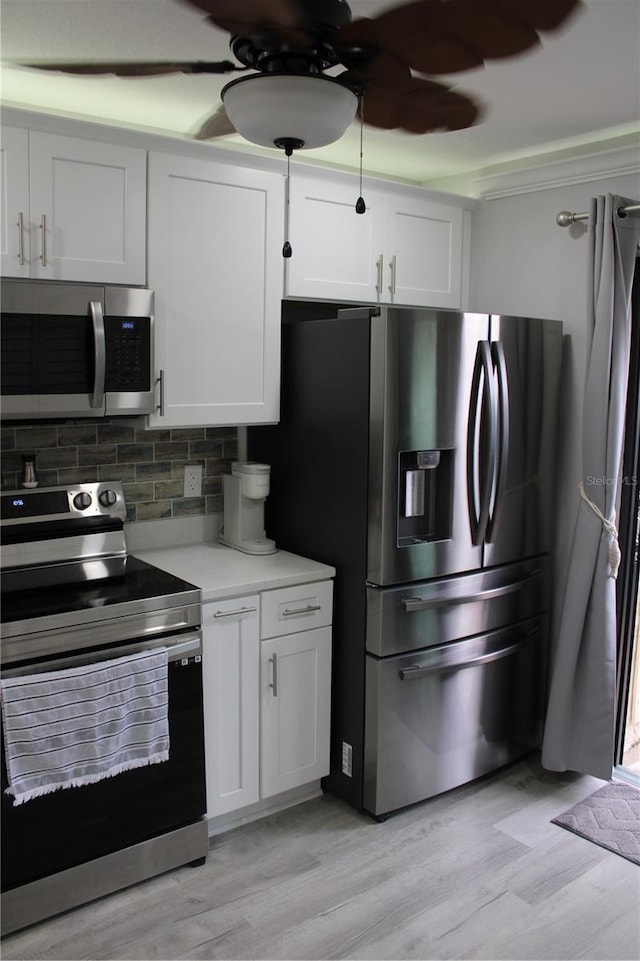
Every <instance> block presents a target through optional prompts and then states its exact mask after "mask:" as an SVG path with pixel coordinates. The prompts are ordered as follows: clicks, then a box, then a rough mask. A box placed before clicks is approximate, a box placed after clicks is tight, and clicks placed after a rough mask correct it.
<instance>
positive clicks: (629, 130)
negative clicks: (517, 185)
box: [0, 0, 640, 183]
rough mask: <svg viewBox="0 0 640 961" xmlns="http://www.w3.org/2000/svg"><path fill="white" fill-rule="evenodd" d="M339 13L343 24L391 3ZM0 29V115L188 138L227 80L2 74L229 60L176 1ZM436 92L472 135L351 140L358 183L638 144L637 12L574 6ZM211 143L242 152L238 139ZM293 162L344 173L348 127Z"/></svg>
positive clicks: (77, 4)
mask: <svg viewBox="0 0 640 961" xmlns="http://www.w3.org/2000/svg"><path fill="white" fill-rule="evenodd" d="M238 2H242V0H238ZM350 5H351V8H352V11H353V14H354V17H356V16H367V15H372V14H373V13H374V12H376V11H379V10H382V9H386V8H388V7H392V6H394V5H396V4H395V3H394V2H393V0H386V2H380V0H352V2H351V3H350ZM0 17H1V23H0V26H1V40H0V50H1V54H2V60H3V65H2V70H1V73H0V81H1V84H2V101H3V103H4V104H6V105H10V106H15V107H21V108H25V109H34V110H38V111H41V112H45V113H56V114H63V115H66V116H75V117H81V118H91V119H93V120H97V121H98V122H104V123H108V124H118V125H123V126H131V127H134V128H136V129H142V130H151V131H154V132H160V133H164V134H169V135H175V136H179V137H184V136H187V137H188V136H189V135H190V133H191V132H192V131H193V130H194V129H196V128H197V126H198V125H199V123H200V122H201V121H202V120H203V119H204V118H205V117H206V116H207V115H208V113H210V112H211V110H212V108H213V107H214V106H215V105H217V104H218V102H219V91H220V88H221V87H222V86H223V84H224V83H227V82H228V81H229V79H230V76H229V75H227V76H222V77H215V76H196V77H186V76H170V77H158V78H144V79H141V78H137V79H126V80H125V79H119V78H114V77H90V78H83V77H69V76H64V75H61V74H51V73H44V72H38V71H37V70H30V69H25V68H23V67H17V66H15V65H12V63H11V62H12V61H13V62H16V61H20V60H38V59H39V60H47V59H48V60H64V61H68V62H73V61H74V60H79V61H93V60H106V61H113V60H150V61H152V60H198V59H201V60H205V59H206V60H218V59H229V57H230V52H229V48H228V41H229V36H228V34H226V33H223V32H221V31H217V30H215V29H214V28H212V27H211V26H210V25H209V24H208V23H206V22H204V20H203V14H201V12H200V11H199V10H197V9H196V8H194V7H191V6H190V5H188V4H187V3H185V2H183V0H0ZM231 76H233V75H231ZM442 79H444V80H445V81H446V82H448V83H450V84H452V85H453V86H454V87H456V88H459V89H460V90H463V91H467V92H469V93H471V94H474V95H475V96H476V97H477V98H479V99H480V100H481V101H482V102H483V103H484V104H486V107H487V109H486V116H485V119H484V120H483V122H482V123H481V124H479V125H477V126H475V127H472V128H471V129H469V130H463V131H456V132H451V133H436V134H427V135H424V136H413V135H411V134H403V133H392V132H389V131H378V130H373V129H371V128H365V135H364V169H365V171H368V172H370V173H378V174H382V175H385V176H393V177H396V178H399V179H404V180H408V181H413V182H417V183H434V182H445V181H446V180H447V178H450V177H457V176H461V175H465V174H467V173H469V174H471V173H482V172H488V171H489V170H491V169H495V168H496V165H505V164H507V165H508V164H510V165H512V166H513V165H516V166H517V165H528V164H530V163H531V162H532V158H535V157H538V158H539V157H540V155H545V156H546V157H549V156H550V153H552V152H555V151H563V152H568V153H571V152H576V151H577V152H585V151H593V150H605V149H609V148H610V147H612V146H618V145H621V144H624V145H629V144H630V143H634V144H640V0H586V3H585V9H584V10H583V11H582V12H581V13H580V14H579V15H576V16H575V17H573V18H572V19H571V21H570V22H569V23H568V24H567V25H565V27H564V28H563V29H561V30H560V31H559V32H557V33H555V34H553V35H549V36H546V37H544V39H543V46H542V47H541V48H538V49H537V50H535V51H533V52H528V53H527V54H525V55H523V56H520V57H516V58H513V59H510V60H506V61H502V62H493V63H491V64H489V65H488V66H486V67H485V68H482V69H479V70H473V71H467V72H465V73H463V74H455V75H454V74H452V75H450V76H448V77H444V78H442ZM216 142H217V143H221V142H223V141H216ZM224 143H225V145H227V144H230V145H232V146H233V145H237V147H238V148H242V149H245V148H247V145H246V144H245V143H244V141H241V140H240V138H239V137H234V138H231V140H230V141H224ZM248 149H254V150H256V151H257V152H265V151H263V150H261V148H248ZM271 153H273V152H271ZM304 155H305V156H306V157H308V158H309V159H313V161H314V162H321V163H329V164H337V165H339V166H341V167H348V168H354V169H355V168H357V166H358V162H359V131H358V128H357V125H355V124H354V125H353V126H352V128H350V130H348V131H347V133H346V134H345V136H344V137H343V138H342V139H341V140H340V141H339V142H337V143H336V144H332V145H330V146H329V147H323V148H321V149H318V150H313V151H308V152H304ZM562 155H564V153H563V154H562ZM297 156H298V157H301V156H302V152H301V153H300V154H298V155H297ZM556 156H558V155H557V154H556Z"/></svg>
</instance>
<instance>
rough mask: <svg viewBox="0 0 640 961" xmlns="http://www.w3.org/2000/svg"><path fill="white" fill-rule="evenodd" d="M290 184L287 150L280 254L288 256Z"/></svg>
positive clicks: (289, 252) (289, 254)
mask: <svg viewBox="0 0 640 961" xmlns="http://www.w3.org/2000/svg"><path fill="white" fill-rule="evenodd" d="M290 186H291V151H290V150H288V151H287V178H286V180H285V183H284V244H283V245H282V256H283V257H290V256H291V254H292V253H293V251H292V249H291V244H290V243H289V188H290Z"/></svg>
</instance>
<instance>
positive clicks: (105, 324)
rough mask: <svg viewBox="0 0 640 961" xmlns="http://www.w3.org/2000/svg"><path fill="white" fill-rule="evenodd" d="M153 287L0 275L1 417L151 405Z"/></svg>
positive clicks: (135, 410) (99, 412)
mask: <svg viewBox="0 0 640 961" xmlns="http://www.w3.org/2000/svg"><path fill="white" fill-rule="evenodd" d="M153 307H154V304H153V291H152V290H148V289H144V288H140V287H115V286H100V285H93V284H91V285H89V284H65V283H46V282H42V281H29V280H3V281H2V282H1V283H0V333H1V337H2V344H1V367H2V380H1V382H0V391H1V397H2V405H1V408H0V412H1V416H2V418H4V419H6V420H25V419H27V418H29V419H37V418H41V417H46V418H52V417H109V416H116V415H121V414H148V413H151V412H152V411H153V409H154V393H155V392H154V358H153V338H154V317H153Z"/></svg>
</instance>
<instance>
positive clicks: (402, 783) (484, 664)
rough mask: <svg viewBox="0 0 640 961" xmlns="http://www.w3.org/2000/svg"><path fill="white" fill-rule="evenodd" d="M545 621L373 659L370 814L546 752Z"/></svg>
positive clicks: (367, 759) (368, 721) (368, 732)
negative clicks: (536, 752)
mask: <svg viewBox="0 0 640 961" xmlns="http://www.w3.org/2000/svg"><path fill="white" fill-rule="evenodd" d="M546 638H547V619H546V617H538V618H532V619H529V620H527V621H524V622H521V623H519V624H516V625H514V626H512V627H509V628H505V629H502V630H499V631H493V632H491V633H488V634H484V635H480V636H477V637H473V638H469V639H466V640H463V641H455V642H453V643H450V644H444V645H442V646H440V647H435V648H431V649H429V650H426V651H421V652H419V653H415V654H404V655H401V656H398V657H390V658H385V659H380V658H376V657H372V656H371V655H367V658H366V662H367V663H366V711H365V750H364V793H363V807H364V808H365V810H367V811H369V812H370V813H371V814H373V815H381V814H386V813H388V812H390V811H394V810H396V809H398V808H401V807H405V806H406V805H408V804H413V803H415V802H416V801H422V800H424V799H425V798H429V797H432V796H433V795H435V794H440V793H441V792H443V791H448V790H449V789H450V788H453V787H456V786H458V785H460V784H465V783H467V782H468V781H472V780H473V779H474V778H477V777H479V776H480V775H482V774H486V773H488V772H489V771H492V770H494V769H495V768H498V767H500V766H501V765H503V764H506V763H508V762H509V761H511V760H513V759H515V758H517V757H519V756H521V755H522V754H525V753H527V752H528V751H530V750H531V749H533V748H535V747H537V746H539V740H540V734H541V725H542V715H543V707H544V698H545V689H546Z"/></svg>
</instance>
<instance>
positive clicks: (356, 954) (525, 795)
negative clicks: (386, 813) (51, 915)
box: [2, 755, 640, 961]
mask: <svg viewBox="0 0 640 961" xmlns="http://www.w3.org/2000/svg"><path fill="white" fill-rule="evenodd" d="M601 784H602V782H600V781H597V780H596V779H594V778H590V777H581V776H577V775H571V774H566V775H565V774H563V775H556V774H551V773H549V772H544V771H543V770H542V769H541V767H540V765H539V761H538V757H537V756H536V755H534V756H532V757H531V758H529V759H527V760H525V761H522V762H519V763H518V764H516V765H515V766H513V767H511V768H508V769H507V770H504V771H502V772H500V773H498V774H495V775H492V776H490V777H489V778H486V779H484V780H482V781H480V782H476V784H474V785H467V786H466V787H464V788H459V789H457V790H455V791H452V792H449V793H448V794H446V795H441V796H440V797H438V798H434V799H432V800H430V801H427V802H425V803H423V804H420V805H417V806H415V807H413V808H411V809H408V810H405V811H404V812H402V813H401V814H398V815H395V816H394V817H392V818H390V819H389V820H388V821H386V822H384V823H382V824H377V823H375V822H374V821H373V820H371V819H370V818H368V817H366V816H363V815H361V814H359V813H358V812H356V811H354V810H353V809H351V808H350V807H348V806H347V805H346V804H344V803H343V802H341V801H339V800H338V799H336V798H335V797H332V796H331V795H324V796H323V797H321V798H317V799H314V800H312V801H308V802H306V803H304V804H301V805H299V806H297V807H296V808H292V809H290V810H288V811H284V812H280V813H278V814H274V815H271V816H269V817H268V818H266V819H264V820H262V821H260V822H256V823H254V824H249V825H245V826H243V827H240V828H237V829H235V830H234V831H230V832H228V833H227V834H224V835H219V836H218V837H216V838H214V839H213V841H212V846H211V854H210V856H209V858H208V859H207V863H206V865H205V866H204V867H200V868H182V869H180V870H178V871H174V872H172V873H170V874H167V875H164V876H163V877H160V878H156V879H154V880H152V881H148V882H145V883H143V884H140V885H137V886H136V887H134V888H130V889H128V890H127V891H123V892H120V893H118V894H115V895H112V896H110V897H108V898H104V899H102V900H100V901H98V902H96V903H94V904H92V905H89V906H87V907H84V908H79V909H77V910H75V911H71V912H68V913H67V914H66V915H64V916H61V917H58V918H56V919H53V920H51V921H48V922H45V923H43V924H40V925H36V926H34V927H33V928H31V929H29V930H27V931H23V932H19V933H17V934H14V935H12V936H9V937H7V938H6V939H5V940H4V941H3V942H2V954H3V957H4V958H5V959H11V958H13V959H22V961H26V959H30V958H40V959H45V958H50V959H67V961H70V959H77V958H79V959H99V958H106V959H111V961H115V959H118V961H124V959H138V961H141V959H164V961H168V959H174V958H183V959H202V958H226V959H232V958H244V959H307V958H324V959H329V958H354V959H355V958H364V959H405V958H407V959H408V958H418V959H445V958H458V959H471V958H484V959H493V961H497V959H502V958H507V959H512V961H514V959H534V961H535V959H538V961H542V959H547V958H552V959H570V958H592V959H598V961H604V959H618V961H621V959H626V958H629V959H638V958H640V913H639V910H638V909H639V907H640V869H639V868H638V866H637V865H635V864H633V863H631V862H630V861H626V860H625V859H624V858H621V857H620V856H619V855H616V854H613V853H611V852H608V851H605V850H604V849H602V848H599V847H597V846H596V845H594V844H591V843H590V842H588V841H585V840H583V839H582V838H579V837H576V836H575V835H573V834H571V833H570V832H568V831H566V830H564V829H563V828H560V827H558V826H556V825H554V824H551V823H550V819H551V818H552V817H554V816H555V815H556V814H559V813H561V812H562V811H564V810H566V809H567V808H568V807H570V806H571V805H572V804H574V803H575V802H576V801H578V800H580V799H582V798H583V797H586V796H587V795H588V794H590V793H592V791H594V790H595V789H596V788H598V787H599V786H601Z"/></svg>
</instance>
